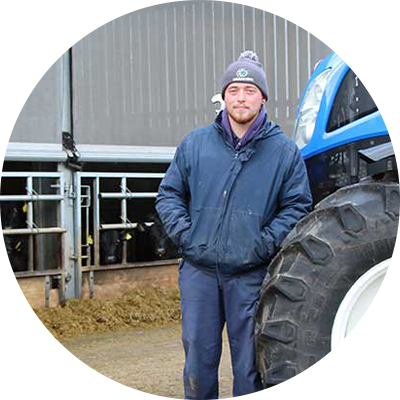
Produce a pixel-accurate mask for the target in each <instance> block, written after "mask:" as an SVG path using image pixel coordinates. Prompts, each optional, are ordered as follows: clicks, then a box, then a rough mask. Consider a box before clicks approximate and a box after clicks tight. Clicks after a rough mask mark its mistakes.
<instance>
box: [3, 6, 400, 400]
mask: <svg viewBox="0 0 400 400" xmlns="http://www.w3.org/2000/svg"><path fill="white" fill-rule="evenodd" d="M158 3H159V2H153V1H146V2H145V1H134V2H133V1H82V0H80V1H76V0H68V1H62V2H61V1H54V0H53V1H40V0H35V1H26V0H24V1H18V2H11V1H10V2H2V5H1V8H0V9H1V16H2V18H1V20H2V21H1V23H0V30H1V35H0V40H1V55H2V61H1V62H0V68H1V70H0V79H1V84H0V99H1V113H0V123H1V135H0V140H1V143H0V157H1V159H3V158H4V152H5V149H6V146H7V142H8V139H9V137H10V134H11V131H12V129H13V126H14V124H15V121H16V119H17V118H18V114H19V112H20V110H21V109H22V107H23V105H24V103H25V101H26V99H27V97H28V96H29V94H30V93H31V91H32V90H33V88H34V86H35V85H36V84H37V82H38V81H39V80H40V79H41V77H42V76H43V74H44V73H45V72H46V71H47V70H48V68H49V67H50V66H51V65H52V64H53V63H54V62H55V61H56V60H57V59H58V58H59V57H60V56H61V55H62V54H63V53H64V52H65V51H66V50H67V49H68V48H69V47H71V46H72V45H73V44H74V43H76V42H77V41H79V40H80V39H81V38H82V37H84V36H86V35H87V34H89V33H90V32H91V31H93V30H94V29H96V28H98V27H99V26H101V25H103V24H105V23H106V22H109V21H110V20H112V19H115V18H117V17H119V16H121V15H124V14H126V13H128V12H131V11H134V10H137V9H139V8H143V7H147V6H150V5H155V4H158ZM241 3H242V4H246V5H250V6H254V7H257V8H261V9H264V10H266V11H268V12H271V13H275V14H277V15H279V16H280V17H282V18H286V19H288V20H289V21H291V22H293V23H295V24H297V25H299V26H301V27H302V28H304V29H305V30H308V31H309V32H310V33H312V34H313V35H314V36H316V37H317V38H318V39H320V40H322V41H323V42H325V44H326V45H328V46H329V47H330V48H332V49H333V50H334V51H336V52H337V53H338V55H339V56H340V57H341V58H342V59H343V60H344V61H346V62H347V64H349V65H350V67H351V68H352V69H353V70H354V71H355V72H356V73H357V75H358V76H359V77H360V79H361V80H362V82H363V83H364V84H365V86H366V87H367V89H368V91H369V92H370V93H371V95H372V97H373V98H374V100H375V102H376V103H377V105H378V108H379V109H380V111H381V113H382V115H383V118H384V120H385V123H386V125H387V127H388V130H389V132H390V134H391V138H392V141H393V143H394V145H395V149H396V151H399V150H398V149H399V139H398V138H397V136H398V132H397V130H398V129H397V127H398V125H399V124H398V116H399V114H400V112H399V103H400V102H399V92H400V87H399V78H398V74H399V72H398V71H399V65H398V51H399V46H398V37H399V18H398V9H397V4H396V2H394V1H385V0H383V1H380V2H376V1H375V2H372V1H355V0H346V1H342V0H335V1H324V0H320V1H314V0H311V1H310V0H298V1H289V0H274V1H268V0H264V1H241ZM0 251H1V253H0V255H1V260H2V263H1V266H0V284H1V290H0V296H1V297H0V307H1V331H0V332H1V333H0V334H1V340H0V346H1V347H0V357H1V367H2V370H1V375H0V379H1V385H0V396H2V397H3V398H7V397H6V395H8V398H18V399H23V398H39V396H40V398H41V399H55V398H58V399H70V398H71V397H75V398H83V397H87V398H89V397H90V398H96V399H103V398H104V399H110V398H118V399H125V398H133V397H135V398H139V397H140V398H150V397H154V396H151V395H147V394H144V393H141V392H137V391H134V390H132V389H130V388H127V387H125V386H123V385H120V384H118V383H116V382H114V381H112V380H110V379H108V378H105V377H104V376H102V375H100V374H99V373H97V372H96V371H94V370H92V369H91V368H89V367H87V366H86V365H85V364H83V363H82V362H80V361H79V360H78V359H76V358H75V357H74V356H73V355H72V354H70V353H69V352H68V351H67V350H65V349H64V347H63V346H62V345H61V344H60V343H59V342H58V341H57V340H55V339H54V337H53V336H52V335H51V334H50V333H49V332H48V331H47V330H46V329H45V328H44V326H43V325H42V324H41V322H40V321H39V320H38V319H37V318H36V316H35V314H34V313H33V311H32V309H31V308H30V306H29V305H28V303H27V301H26V300H25V297H24V296H23V295H22V292H21V291H20V289H19V286H18V284H17V282H16V280H15V278H14V276H13V273H12V270H11V268H9V265H8V259H7V256H6V252H5V248H4V246H3V245H1V246H0ZM398 253H399V249H398V246H397V247H396V249H395V258H394V260H393V262H392V267H391V268H390V270H389V272H388V274H387V277H386V279H385V282H384V284H383V286H382V289H381V291H380V292H379V294H378V296H377V298H376V300H375V302H374V303H373V305H372V307H371V308H370V310H369V311H368V313H367V315H366V316H365V317H364V319H363V320H362V321H361V323H360V324H359V325H358V326H357V328H356V329H355V330H354V331H353V332H352V334H351V335H350V336H349V337H348V338H347V339H346V340H345V342H344V343H343V344H342V345H340V346H339V348H338V349H337V350H335V351H334V352H333V353H331V354H329V355H328V356H327V357H325V358H324V359H323V360H322V361H321V362H319V363H317V364H316V365H315V366H314V367H312V368H310V369H309V370H307V371H306V372H304V373H302V374H301V375H299V376H297V377H296V378H294V379H291V380H290V381H288V382H286V383H285V384H282V385H279V386H277V387H275V388H273V389H271V390H268V391H267V392H261V393H258V394H253V395H251V398H254V399H256V398H259V399H261V398H264V397H265V396H267V397H268V398H269V399H282V398H285V399H286V398H289V396H293V397H295V398H296V399H309V400H311V399H318V400H320V399H321V398H322V399H324V400H325V399H340V398H343V399H351V398H357V399H362V400H367V399H375V398H378V397H381V398H393V397H395V395H393V393H396V392H397V393H398V392H399V390H398V388H397V385H398V382H397V380H399V379H400V378H399V373H398V370H399V366H398V361H397V360H398V357H399V355H400V352H399V342H400V340H399V339H400V335H399V324H398V322H397V320H398V315H399V311H398V306H399V303H400V302H399V286H400V285H399V283H400V279H399V269H398V265H397V264H398V258H399V256H398ZM154 379H157V377H154Z"/></svg>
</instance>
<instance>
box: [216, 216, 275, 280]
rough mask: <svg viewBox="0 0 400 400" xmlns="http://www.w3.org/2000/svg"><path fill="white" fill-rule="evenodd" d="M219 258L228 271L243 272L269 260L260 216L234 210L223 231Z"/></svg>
mask: <svg viewBox="0 0 400 400" xmlns="http://www.w3.org/2000/svg"><path fill="white" fill-rule="evenodd" d="M219 259H220V266H221V268H222V269H223V270H224V271H225V272H227V273H241V272H244V271H247V270H249V269H252V268H254V267H256V266H259V265H263V264H266V263H267V262H268V250H267V249H266V246H265V244H264V242H263V240H262V236H261V229H260V217H259V216H258V215H257V214H250V213H246V212H242V211H235V212H232V214H231V216H230V220H229V224H228V225H227V226H226V227H225V229H224V231H223V232H222V236H221V240H220V246H219Z"/></svg>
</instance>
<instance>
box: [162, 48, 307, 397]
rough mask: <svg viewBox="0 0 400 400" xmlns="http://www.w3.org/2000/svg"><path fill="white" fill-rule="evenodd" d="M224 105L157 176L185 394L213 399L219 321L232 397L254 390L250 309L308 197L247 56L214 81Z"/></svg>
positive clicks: (258, 70)
mask: <svg viewBox="0 0 400 400" xmlns="http://www.w3.org/2000/svg"><path fill="white" fill-rule="evenodd" d="M222 97H223V98H224V100H225V104H226V109H225V110H224V111H222V112H221V113H219V115H218V116H217V118H216V120H215V122H214V124H212V125H209V126H207V127H205V128H199V129H195V130H194V131H192V132H191V133H189V134H188V135H187V136H186V137H185V138H184V140H183V141H182V142H181V143H180V145H179V146H178V148H177V150H176V154H175V158H174V160H173V162H172V163H171V166H170V168H169V169H168V171H167V173H166V175H165V178H164V179H163V181H162V182H161V185H160V188H159V194H158V196H157V199H156V209H157V211H158V213H159V215H160V218H161V220H162V222H163V224H164V226H165V229H166V232H167V234H168V235H169V236H170V238H171V239H172V240H173V241H174V242H175V243H176V244H177V245H178V246H180V247H181V248H182V251H183V260H182V262H181V264H180V268H179V288H180V293H181V311H182V339H183V345H184V349H185V356H186V361H185V368H184V388H185V398H187V399H215V398H218V366H219V362H220V358H221V350H222V330H223V327H224V325H225V323H226V325H227V332H228V337H229V344H230V350H231V358H232V368H233V375H234V383H233V396H241V395H245V394H248V393H253V392H255V391H258V390H261V389H262V386H261V381H260V376H259V374H258V372H257V370H256V366H255V354H254V352H255V345H254V336H253V331H254V318H253V317H254V313H255V309H256V305H257V301H258V298H259V291H260V288H261V284H262V282H263V280H264V277H265V275H266V273H267V267H268V263H269V261H270V260H271V258H272V257H273V256H274V255H275V254H276V253H277V251H278V249H279V246H280V244H281V243H282V241H283V239H284V238H285V237H286V235H287V234H288V233H289V232H290V230H291V229H292V228H293V226H294V225H295V224H296V222H297V221H298V220H299V219H300V218H302V217H303V216H304V215H305V214H306V213H307V212H308V211H309V209H310V207H311V203H312V199H311V194H310V189H309V185H308V180H307V173H306V169H305V165H304V162H303V160H302V158H301V155H300V153H299V151H298V149H297V147H296V145H295V144H294V143H293V142H292V141H291V140H290V139H288V138H287V137H286V136H285V135H284V134H283V132H282V131H281V129H280V128H279V126H278V125H276V124H274V123H272V122H270V121H269V120H268V117H267V114H266V110H265V102H266V101H267V99H268V87H267V81H266V76H265V72H264V69H263V67H262V65H261V64H260V63H259V62H258V57H257V55H256V54H255V53H254V52H251V51H246V52H244V53H242V54H241V56H240V57H239V59H238V61H236V62H234V63H232V64H231V65H230V66H229V67H228V69H227V70H226V72H225V73H224V75H223V78H222Z"/></svg>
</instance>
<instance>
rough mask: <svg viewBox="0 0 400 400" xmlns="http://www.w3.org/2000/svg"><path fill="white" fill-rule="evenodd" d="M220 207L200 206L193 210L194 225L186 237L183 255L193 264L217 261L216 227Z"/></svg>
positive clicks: (208, 264)
mask: <svg viewBox="0 0 400 400" xmlns="http://www.w3.org/2000/svg"><path fill="white" fill-rule="evenodd" d="M218 215H219V209H217V208H198V209H194V210H193V211H192V215H191V218H192V226H191V228H190V230H189V232H188V234H187V236H185V237H184V242H183V256H184V257H185V258H186V259H187V260H188V261H189V262H190V263H192V264H193V265H198V266H212V265H214V264H215V263H216V252H215V242H216V229H217V226H216V224H217V221H218Z"/></svg>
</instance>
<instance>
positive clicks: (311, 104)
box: [294, 53, 396, 203]
mask: <svg viewBox="0 0 400 400" xmlns="http://www.w3.org/2000/svg"><path fill="white" fill-rule="evenodd" d="M294 140H295V141H296V143H297V144H298V146H299V147H300V149H301V153H302V155H303V157H304V159H305V161H306V164H307V169H308V174H309V179H310V185H311V187H312V190H313V196H314V202H315V203H317V202H319V201H320V200H322V199H323V198H325V197H326V196H327V195H329V194H331V193H333V192H334V191H336V190H337V189H339V188H341V187H343V186H347V185H350V184H353V183H356V182H359V181H360V180H361V179H362V178H364V177H366V176H367V175H370V174H371V173H384V172H387V171H391V170H394V169H395V168H396V166H395V160H394V153H393V149H392V148H391V150H390V156H391V157H387V152H386V153H385V154H386V156H385V157H384V158H385V159H384V160H380V159H379V160H378V161H382V162H381V163H380V166H379V168H378V169H376V170H375V171H373V172H371V171H372V170H371V168H370V167H371V166H370V164H371V160H369V159H368V158H367V157H365V156H364V157H363V154H362V152H363V151H364V150H365V149H370V148H377V149H379V145H382V144H383V143H387V142H390V138H389V133H388V130H387V128H386V126H385V123H384V121H383V118H382V116H381V113H380V111H379V110H378V108H377V107H376V105H375V102H374V101H373V99H372V98H371V96H370V95H369V93H368V91H367V90H366V89H365V87H364V85H363V84H362V82H361V81H360V79H359V78H358V77H357V76H356V75H355V74H354V72H353V71H352V70H351V69H350V68H349V66H348V65H347V64H346V63H345V62H343V61H342V60H341V59H340V57H338V56H337V55H336V54H335V53H331V54H330V55H329V56H327V57H326V58H325V59H324V60H322V61H320V62H319V63H318V64H317V66H316V68H315V70H314V72H313V74H312V76H311V77H310V79H309V81H308V83H307V86H306V88H305V90H304V92H303V95H302V97H301V100H300V105H299V109H298V112H297V119H296V124H295V129H294ZM374 161H375V167H376V161H377V160H374Z"/></svg>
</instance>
